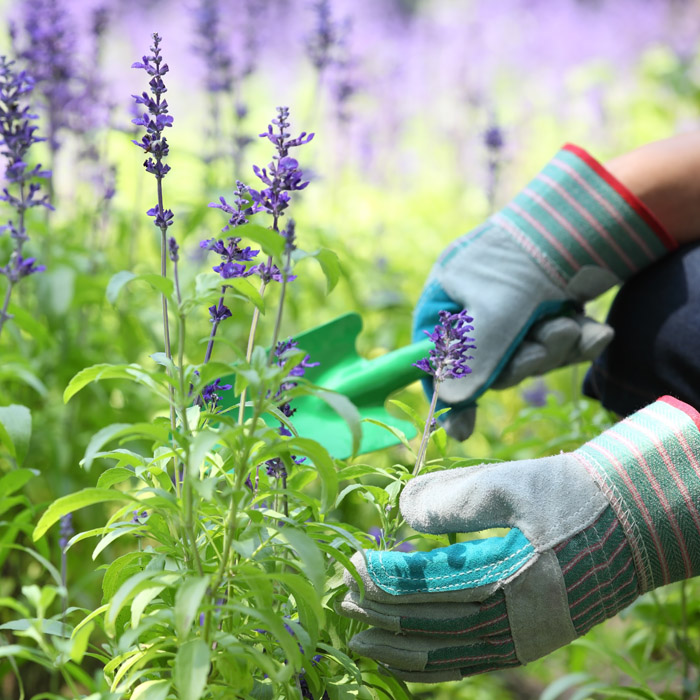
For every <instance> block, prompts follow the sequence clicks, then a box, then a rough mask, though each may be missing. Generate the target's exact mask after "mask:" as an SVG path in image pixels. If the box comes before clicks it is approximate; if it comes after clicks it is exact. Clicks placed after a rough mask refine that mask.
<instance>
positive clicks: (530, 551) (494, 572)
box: [367, 542, 535, 594]
mask: <svg viewBox="0 0 700 700" xmlns="http://www.w3.org/2000/svg"><path fill="white" fill-rule="evenodd" d="M522 552H525V554H522V555H521V556H520V559H519V560H518V561H516V562H515V563H514V564H512V565H511V566H510V567H508V568H507V569H500V568H499V567H500V566H502V564H503V563H504V562H506V561H508V560H509V559H512V558H513V557H515V556H517V555H520V554H521V553H522ZM384 554H385V552H376V553H375V555H376V556H373V557H371V558H369V557H368V559H367V571H368V572H369V574H370V575H371V577H372V580H373V581H374V582H375V583H376V585H377V586H379V587H380V588H381V589H382V590H384V591H387V592H389V593H409V594H410V593H432V592H434V591H450V590H459V589H461V588H474V587H475V586H476V585H477V584H480V583H491V582H493V581H497V580H498V579H501V578H503V577H505V576H507V575H508V574H510V573H512V572H513V571H516V570H517V569H518V568H520V567H521V566H522V565H523V564H525V563H526V562H527V561H528V560H529V559H531V558H532V557H533V556H534V554H535V548H534V547H533V546H532V545H531V544H530V543H529V542H528V543H527V544H526V545H524V546H523V547H521V548H520V549H519V550H518V551H517V552H513V554H510V555H509V556H507V557H506V558H505V559H503V560H502V561H500V562H496V563H495V564H489V565H487V566H480V567H477V568H476V569H472V570H471V571H469V572H462V573H457V574H454V575H450V576H428V577H426V578H425V580H426V582H431V581H440V580H443V579H455V578H456V579H458V580H457V581H455V583H452V584H449V585H446V586H431V587H429V588H411V589H410V590H404V589H403V588H402V587H400V586H391V585H389V584H387V583H384V582H381V578H387V579H395V580H399V581H403V580H405V577H403V576H395V575H393V574H390V573H388V572H387V570H386V569H385V567H384V562H383V561H382V557H383V555H384ZM375 558H376V559H377V560H378V561H379V565H380V566H381V569H382V572H381V574H379V573H378V572H377V570H376V566H375V562H374V559H375ZM482 570H486V571H487V573H486V574H484V575H483V576H481V577H479V578H476V579H469V578H468V577H467V578H466V579H465V578H464V576H465V573H468V574H472V573H475V572H477V571H482ZM460 577H462V579H461V580H459V579H460ZM487 579H488V580H487Z"/></svg>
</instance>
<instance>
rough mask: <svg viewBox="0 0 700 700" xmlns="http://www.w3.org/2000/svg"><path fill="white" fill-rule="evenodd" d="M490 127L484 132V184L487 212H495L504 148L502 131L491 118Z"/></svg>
mask: <svg viewBox="0 0 700 700" xmlns="http://www.w3.org/2000/svg"><path fill="white" fill-rule="evenodd" d="M491 122H492V123H491V125H490V126H489V127H488V129H486V131H485V132H484V145H485V146H486V151H487V154H488V182H487V184H486V197H487V199H488V202H489V211H491V212H494V211H495V210H496V194H497V190H498V180H499V175H500V170H501V161H502V152H503V148H504V146H505V137H504V135H503V130H502V129H501V127H500V126H498V124H496V123H495V119H494V118H492V120H491Z"/></svg>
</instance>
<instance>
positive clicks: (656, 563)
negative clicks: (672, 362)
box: [340, 397, 700, 683]
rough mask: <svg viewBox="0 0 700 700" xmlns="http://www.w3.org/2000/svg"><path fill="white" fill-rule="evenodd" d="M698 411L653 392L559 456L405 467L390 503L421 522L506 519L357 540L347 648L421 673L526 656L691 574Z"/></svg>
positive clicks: (699, 565)
mask: <svg viewBox="0 0 700 700" xmlns="http://www.w3.org/2000/svg"><path fill="white" fill-rule="evenodd" d="M699 510H700V414H698V413H697V412H696V411H695V410H694V409H693V408H691V407H690V406H688V405H687V404H684V403H682V402H680V401H677V400H676V399H673V398H670V397H663V398H662V399H660V400H658V401H656V402H655V403H653V404H651V405H649V406H647V407H646V408H644V409H642V410H641V411H638V412H637V413H635V414H633V415H632V416H630V417H629V418H626V419H625V420H623V421H621V422H620V423H617V424H616V425H615V426H614V427H612V428H610V429H609V430H607V431H605V432H604V433H602V434H601V435H600V436H599V437H597V438H595V439H594V440H592V441H590V442H588V443H586V444H585V445H584V446H583V447H581V448H579V449H577V450H576V451H574V452H572V453H568V454H564V453H562V454H560V455H557V456H555V457H546V458H542V459H535V460H527V461H519V462H503V463H500V464H488V465H481V466H478V467H466V468H459V469H453V470H446V471H440V472H433V473H431V474H427V475H424V476H418V477H417V478H415V479H413V480H412V481H410V482H409V483H408V484H407V486H406V487H405V489H404V491H403V493H402V495H401V512H402V514H403V516H404V518H405V519H406V521H407V522H408V523H409V525H411V526H412V527H413V528H415V529H416V530H419V531H421V532H427V533H432V534H442V533H460V532H461V533H464V532H472V531H481V530H485V529H489V528H503V527H506V528H510V530H509V531H508V534H506V535H505V536H504V537H488V538H485V539H482V540H473V541H469V542H464V543H459V544H453V545H450V546H449V547H445V548H440V549H434V550H432V551H431V552H414V553H410V554H405V553H401V552H380V551H367V552H365V553H364V555H365V556H363V553H361V552H359V553H357V554H355V555H354V557H353V563H354V564H355V566H356V567H357V569H358V572H359V573H360V576H361V578H362V580H363V582H364V594H362V593H361V592H360V590H359V589H358V586H357V583H356V582H355V580H354V579H353V578H352V577H351V576H350V575H349V574H346V583H347V584H348V586H349V588H350V590H349V593H348V594H347V596H346V597H345V599H344V600H343V601H342V602H341V603H340V612H341V613H342V614H344V615H347V616H349V617H353V618H356V619H359V620H362V621H364V622H367V623H368V624H370V625H371V626H372V627H371V629H369V630H366V631H363V632H361V633H360V634H358V635H356V636H355V637H354V638H353V639H352V640H351V642H350V647H351V649H352V650H353V651H355V652H356V653H357V654H360V655H362V656H368V657H370V658H372V659H375V660H377V661H379V662H381V663H383V664H385V665H386V666H387V667H388V669H389V670H390V671H391V672H393V673H394V674H395V675H397V676H398V677H400V678H402V679H404V680H407V681H420V682H424V683H431V682H440V681H447V680H456V679H459V678H461V677H462V676H469V675H472V674H475V673H482V672H485V671H492V670H496V669H502V668H508V667H511V666H517V665H519V664H526V663H528V662H530V661H533V660H534V659H537V658H540V657H542V656H544V655H546V654H548V653H550V652H551V651H553V650H554V649H557V648H559V647H561V646H563V645H565V644H568V643H569V642H571V641H572V640H573V639H575V638H576V637H579V636H581V635H583V634H585V633H586V632H587V631H588V630H589V629H590V628H591V627H593V626H594V625H596V624H598V623H599V622H602V621H603V620H605V619H606V618H609V617H611V616H613V615H615V614H616V613H617V612H619V611H620V610H621V609H622V608H624V607H625V606H627V605H629V604H630V603H631V602H632V601H633V600H634V599H635V598H636V597H637V596H638V595H640V594H642V593H645V592H647V591H650V590H652V589H654V588H657V587H658V586H662V585H664V584H667V583H670V582H672V581H678V580H681V579H685V578H689V577H692V576H695V575H697V574H698V573H700V512H699Z"/></svg>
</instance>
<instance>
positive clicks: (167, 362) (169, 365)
mask: <svg viewBox="0 0 700 700" xmlns="http://www.w3.org/2000/svg"><path fill="white" fill-rule="evenodd" d="M149 357H150V358H151V359H152V360H153V362H155V363H156V364H159V365H161V366H162V367H165V369H167V370H168V371H169V372H170V373H171V375H172V376H173V377H174V376H175V375H176V374H177V367H175V363H174V362H173V361H172V360H171V359H170V358H169V357H168V356H167V355H166V354H165V353H164V352H154V353H153V354H152V355H149Z"/></svg>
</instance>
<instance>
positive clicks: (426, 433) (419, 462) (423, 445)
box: [413, 382, 438, 476]
mask: <svg viewBox="0 0 700 700" xmlns="http://www.w3.org/2000/svg"><path fill="white" fill-rule="evenodd" d="M437 398H438V395H437V382H436V383H435V388H434V389H433V398H432V399H431V401H430V410H429V411H428V417H427V418H426V421H425V428H424V430H423V438H422V440H421V442H420V447H419V448H418V456H417V457H416V465H415V467H413V476H417V475H418V472H420V470H421V468H422V467H423V461H424V460H425V453H426V452H427V450H428V441H429V440H430V432H431V430H430V428H431V426H432V423H433V415H434V414H435V406H436V404H437Z"/></svg>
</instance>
